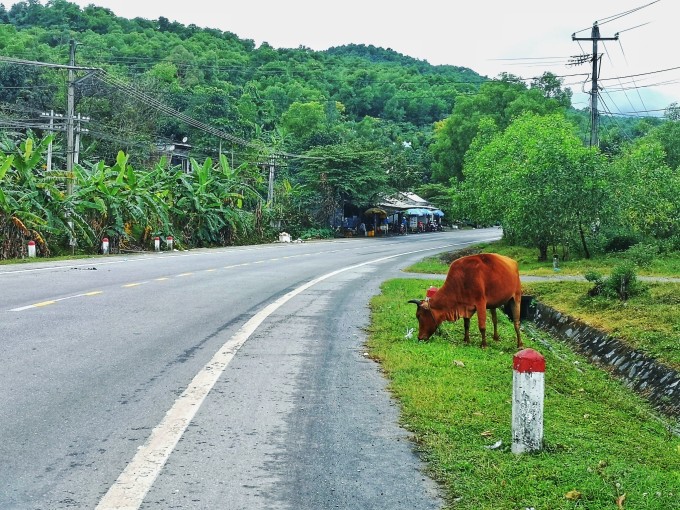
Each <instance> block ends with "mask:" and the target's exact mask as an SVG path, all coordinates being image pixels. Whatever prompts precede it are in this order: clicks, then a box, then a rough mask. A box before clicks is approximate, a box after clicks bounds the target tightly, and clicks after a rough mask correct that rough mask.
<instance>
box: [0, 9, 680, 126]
mask: <svg viewBox="0 0 680 510" xmlns="http://www.w3.org/2000/svg"><path fill="white" fill-rule="evenodd" d="M41 1H42V3H45V1H46V0H41ZM71 1H74V0H71ZM0 2H3V3H4V4H5V6H6V7H7V8H9V6H11V4H12V3H14V2H8V1H7V0H0ZM75 3H77V4H79V5H81V6H85V5H88V4H95V5H99V6H102V7H106V8H109V9H111V11H113V13H114V14H116V15H118V16H122V17H125V18H135V17H141V18H146V19H151V20H155V19H158V17H160V16H164V17H166V18H168V19H169V20H170V21H179V22H180V23H183V24H185V25H189V24H192V23H193V24H195V25H197V26H199V27H208V28H217V29H220V30H223V31H229V32H233V33H234V34H236V35H237V36H238V37H240V38H242V39H252V40H253V41H255V43H256V44H257V45H259V44H261V43H262V42H265V41H266V42H268V43H269V44H270V45H271V46H273V47H275V48H282V47H283V48H297V47H299V46H306V47H308V48H311V49H314V50H325V49H327V48H329V47H331V46H339V45H343V44H349V43H356V44H366V45H368V44H372V45H374V46H380V47H383V48H391V49H393V50H395V51H398V52H399V53H402V54H404V55H408V56H411V57H414V58H417V59H421V60H427V61H428V62H429V63H431V64H450V65H455V66H463V67H468V68H470V69H472V70H473V71H475V72H477V73H479V74H482V75H485V76H488V77H490V78H493V77H496V76H498V74H499V73H502V72H508V73H511V74H515V75H517V76H521V77H523V78H531V77H533V76H540V75H541V74H542V73H543V72H544V71H550V72H553V73H555V74H557V75H558V76H565V78H564V84H565V86H569V87H570V88H572V90H573V91H574V93H575V99H574V105H575V106H576V107H578V108H583V107H585V106H587V101H588V98H587V96H586V95H583V94H577V93H578V92H580V91H581V90H582V86H583V84H584V83H586V84H585V85H584V87H585V89H587V90H590V87H591V85H590V70H591V66H590V65H589V64H583V65H580V66H573V65H572V66H570V65H567V64H568V62H569V57H570V56H573V55H578V54H582V53H590V52H592V42H590V41H581V42H575V41H572V34H573V33H574V32H576V36H577V37H590V33H591V27H592V24H593V22H594V21H596V20H597V21H600V36H601V37H613V36H614V34H616V33H617V32H618V33H619V40H618V41H605V42H600V43H599V46H598V52H600V53H604V54H605V55H604V57H603V59H602V69H601V73H600V80H601V81H600V85H601V87H603V90H602V91H601V95H602V98H603V101H602V102H601V103H600V109H601V110H602V111H610V112H613V113H620V112H631V111H635V112H642V111H645V110H646V111H650V110H659V109H663V108H665V107H667V106H668V105H669V104H670V103H672V102H678V103H680V53H679V52H678V51H677V48H678V47H679V46H680V45H679V44H678V42H677V41H676V37H677V35H676V34H677V33H678V19H679V18H678V3H677V0H656V1H655V0H568V1H565V2H555V1H550V0H517V1H514V2H511V1H508V0H468V1H465V2H461V1H458V2H456V1H451V0H450V1H448V2H442V1H441V0H436V1H435V0H412V1H409V2H406V1H404V0H342V1H337V2H336V1H323V0H321V1H319V0H241V1H238V2H234V1H229V0H227V1H222V2H217V1H215V0H187V1H178V0H75ZM629 11H633V12H630V13H628V12H629ZM625 13H628V14H625ZM621 14H624V15H623V16H621V17H619V18H618V19H613V20H611V21H607V20H610V19H611V18H612V17H615V16H617V15H621ZM640 25H642V26H640ZM674 48H676V49H674ZM674 68H675V69H674ZM668 69H672V70H668ZM664 70H668V71H664ZM660 71H664V72H660ZM634 75H635V76H634ZM631 76H632V77H631ZM619 78H620V79H619ZM617 89H625V90H624V91H623V92H616V90H617ZM655 113H656V114H661V113H662V112H655Z"/></svg>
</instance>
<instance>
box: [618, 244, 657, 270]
mask: <svg viewBox="0 0 680 510" xmlns="http://www.w3.org/2000/svg"><path fill="white" fill-rule="evenodd" d="M658 254H659V247H658V246H657V245H654V244H644V243H637V244H635V245H633V246H631V247H630V248H628V250H626V253H625V256H626V258H627V259H628V260H630V261H631V262H632V263H633V264H635V265H636V266H638V267H649V266H651V265H652V262H653V261H654V257H656V256H657V255H658Z"/></svg>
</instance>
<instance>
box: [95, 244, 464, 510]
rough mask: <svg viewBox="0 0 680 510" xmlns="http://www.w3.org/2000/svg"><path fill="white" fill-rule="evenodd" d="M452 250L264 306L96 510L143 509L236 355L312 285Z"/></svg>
mask: <svg viewBox="0 0 680 510" xmlns="http://www.w3.org/2000/svg"><path fill="white" fill-rule="evenodd" d="M449 246H455V244H454V245H451V244H447V245H444V246H439V247H435V248H425V249H421V250H414V251H409V252H404V253H399V254H396V255H389V256H387V257H380V258H377V259H373V260H369V261H366V262H362V263H360V264H355V265H352V266H348V267H344V268H341V269H338V270H336V271H332V272H330V273H326V274H324V275H321V276H319V277H318V278H315V279H313V280H311V281H309V282H307V283H305V284H303V285H300V286H299V287H297V288H295V289H293V290H292V291H290V292H288V293H287V294H285V295H284V296H282V297H280V298H279V299H277V300H276V301H274V302H272V303H270V304H269V305H267V306H265V307H264V308H263V309H262V310H260V311H259V312H257V313H256V314H255V315H253V316H252V317H251V318H250V319H249V320H248V321H247V322H246V323H245V324H244V325H243V326H241V328H240V329H239V330H238V331H237V332H236V333H235V334H234V336H233V337H231V338H230V339H229V340H228V341H227V342H225V343H224V345H222V347H221V348H220V349H219V350H218V351H217V353H216V354H215V355H214V356H213V357H212V359H211V360H210V361H209V362H208V363H207V364H206V365H205V366H204V367H203V368H202V369H201V370H200V371H199V372H198V374H196V376H195V377H194V378H193V380H192V381H191V383H190V384H189V386H188V387H187V388H186V390H184V392H183V393H182V394H181V395H180V396H179V398H178V399H177V400H176V401H175V403H174V404H173V406H172V407H171V408H170V410H168V412H167V413H166V414H165V417H164V418H163V420H161V422H160V423H159V424H158V425H157V426H156V427H155V428H154V429H153V430H152V431H151V434H150V435H149V438H148V439H147V441H146V442H145V443H144V445H143V446H141V447H140V448H139V449H138V450H137V453H136V454H135V456H134V457H133V458H132V460H131V461H130V462H129V463H128V465H127V466H126V467H125V469H124V470H123V472H122V473H121V474H120V476H119V477H118V479H117V480H116V481H115V482H114V484H113V485H112V486H111V487H110V488H109V490H108V491H107V493H106V494H105V495H104V496H103V497H102V499H101V500H100V501H99V504H98V505H97V507H96V510H137V509H138V508H139V507H140V506H141V505H142V503H143V501H144V497H145V496H146V493H147V492H148V491H149V489H151V486H152V485H153V483H154V482H155V480H156V478H157V477H158V474H159V473H160V471H161V469H162V468H163V466H164V465H165V463H166V461H167V459H168V458H169V457H170V454H171V453H172V451H173V450H174V448H175V446H176V445H177V442H178V441H179V440H180V438H181V437H182V435H183V434H184V431H185V430H186V428H187V427H188V426H189V423H190V422H191V420H192V419H193V417H194V416H195V415H196V413H197V412H198V409H199V408H200V406H201V404H202V403H203V401H204V400H205V398H206V397H207V395H208V393H209V392H210V390H211V389H212V388H213V386H214V385H215V383H216V382H217V380H218V379H219V377H220V376H221V375H222V373H223V372H224V370H225V369H226V367H227V365H228V364H229V362H230V361H231V360H232V359H233V357H234V356H235V355H236V352H237V351H238V350H239V348H240V347H241V346H242V345H243V344H244V343H245V342H246V340H248V338H249V337H250V336H251V335H252V334H253V333H254V332H255V330H256V329H257V328H258V327H259V325H260V324H262V322H263V321H264V320H265V319H266V318H267V317H269V315H271V314H272V313H273V312H274V311H276V310H277V309H278V308H280V307H281V306H282V305H284V304H285V303H286V302H288V301H289V300H290V299H292V298H293V297H295V296H297V295H298V294H300V293H301V292H304V291H305V290H307V289H309V288H310V287H312V286H313V285H316V284H317V283H319V282H322V281H323V280H326V279H328V278H331V277H333V276H335V275H337V274H340V273H343V272H345V271H349V270H351V269H356V268H358V267H362V266H366V265H369V264H375V263H378V262H383V261H385V260H389V259H393V258H396V257H401V256H404V255H411V254H414V253H420V252H425V251H432V250H437V249H441V248H446V247H449Z"/></svg>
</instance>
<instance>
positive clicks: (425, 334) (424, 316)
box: [409, 299, 439, 340]
mask: <svg viewBox="0 0 680 510" xmlns="http://www.w3.org/2000/svg"><path fill="white" fill-rule="evenodd" d="M409 303H415V304H416V305H418V309H417V310H416V319H418V340H427V339H429V338H430V337H431V336H432V335H434V332H435V331H436V330H437V326H439V324H437V321H436V320H435V318H434V314H433V313H432V310H431V309H430V302H429V301H428V300H427V299H423V300H420V299H411V300H410V301H409Z"/></svg>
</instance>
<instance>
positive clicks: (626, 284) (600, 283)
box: [585, 260, 646, 301]
mask: <svg viewBox="0 0 680 510" xmlns="http://www.w3.org/2000/svg"><path fill="white" fill-rule="evenodd" d="M585 278H586V280H588V281H589V282H592V283H594V284H595V286H594V287H593V288H592V289H590V290H589V291H588V295H589V296H602V297H605V298H610V299H615V298H618V299H620V300H621V301H627V300H628V299H629V298H631V297H634V296H637V295H640V294H642V293H643V292H645V290H646V287H645V286H644V285H643V284H642V283H641V282H640V281H639V280H638V278H637V273H636V272H635V264H634V263H633V262H631V261H629V260H627V261H624V262H623V263H621V264H619V265H618V266H615V267H614V268H613V269H612V273H611V275H610V276H609V278H603V277H602V275H600V274H599V273H597V272H596V271H588V272H587V273H586V274H585Z"/></svg>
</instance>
